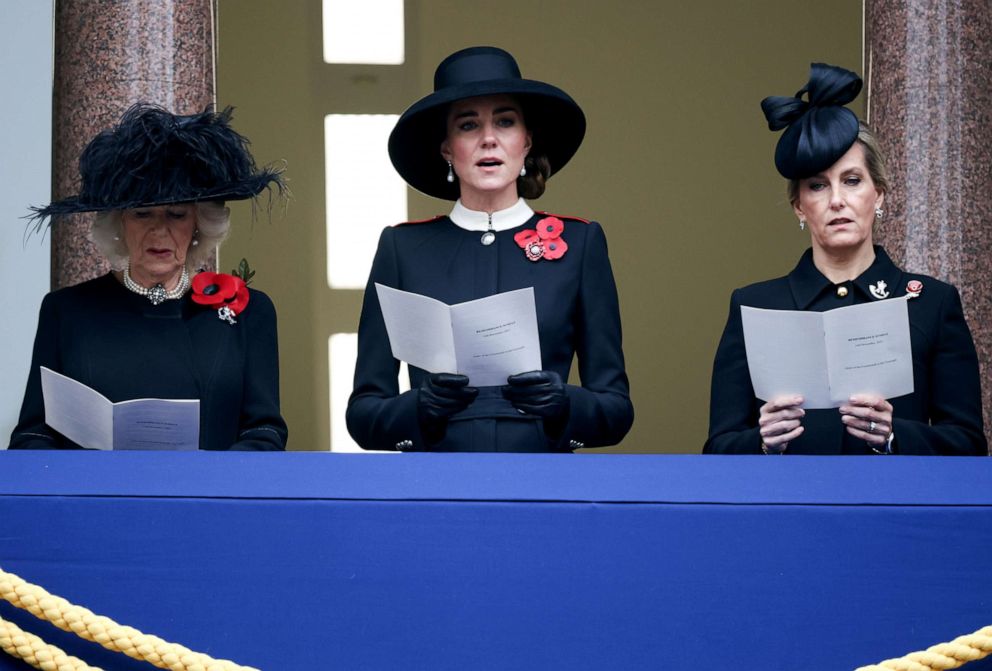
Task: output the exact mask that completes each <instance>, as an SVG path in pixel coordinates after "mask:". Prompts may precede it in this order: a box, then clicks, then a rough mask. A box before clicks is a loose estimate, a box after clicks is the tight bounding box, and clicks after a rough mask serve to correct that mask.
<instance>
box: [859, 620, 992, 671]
mask: <svg viewBox="0 0 992 671" xmlns="http://www.w3.org/2000/svg"><path fill="white" fill-rule="evenodd" d="M990 653H992V626H988V627H982V628H981V629H979V630H978V631H976V632H975V633H974V634H967V635H965V636H958V637H957V638H956V639H954V640H953V641H951V642H950V643H938V644H937V645H932V646H930V647H929V648H927V649H926V650H923V651H921V652H911V653H909V654H908V655H904V656H902V657H899V658H897V659H887V660H885V661H884V662H879V663H878V664H870V665H868V666H862V667H859V668H858V669H857V671H935V670H937V669H956V668H958V667H959V666H961V665H963V664H966V663H968V662H973V661H975V660H976V659H984V658H985V657H988V656H989V654H990Z"/></svg>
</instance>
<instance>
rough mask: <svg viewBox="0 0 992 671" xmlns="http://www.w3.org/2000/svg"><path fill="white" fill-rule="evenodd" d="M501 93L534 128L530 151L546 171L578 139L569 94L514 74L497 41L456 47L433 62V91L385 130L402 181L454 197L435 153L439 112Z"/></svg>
mask: <svg viewBox="0 0 992 671" xmlns="http://www.w3.org/2000/svg"><path fill="white" fill-rule="evenodd" d="M498 94H507V95H512V96H514V97H516V98H517V99H518V100H520V103H521V105H522V106H523V108H524V122H525V123H526V124H527V128H529V129H531V130H534V131H535V132H534V147H533V149H532V151H533V152H534V153H536V154H539V153H545V154H546V155H547V157H548V162H549V163H550V164H551V174H554V173H556V172H558V171H559V170H561V169H562V167H564V165H565V164H566V163H568V161H569V159H571V158H572V156H573V155H574V154H575V152H576V151H577V150H578V148H579V145H580V144H582V138H583V137H584V135H585V132H586V117H585V115H584V114H583V113H582V109H581V108H580V107H579V105H578V104H577V103H576V102H575V101H574V100H572V98H571V96H569V95H568V94H567V93H565V92H564V91H562V90H561V89H560V88H558V87H556V86H552V85H551V84H546V83H544V82H540V81H536V80H533V79H524V78H523V77H522V76H521V75H520V67H519V66H518V65H517V61H516V60H515V59H514V58H513V56H512V55H510V53H509V52H507V51H504V50H503V49H500V48H498V47H469V48H467V49H462V50H461V51H456V52H455V53H453V54H451V55H450V56H448V57H447V58H445V59H444V60H443V61H441V64H440V65H438V66H437V70H435V72H434V92H433V93H431V94H430V95H428V96H426V97H424V98H421V99H420V100H418V101H417V102H415V103H414V104H413V105H411V106H410V107H409V108H408V109H407V110H406V111H405V112H403V115H402V116H400V118H399V120H398V121H397V122H396V126H395V127H394V128H393V132H392V133H390V135H389V158H390V159H391V160H392V162H393V167H395V168H396V172H398V173H399V174H400V176H401V177H402V178H403V179H404V180H406V183H407V184H409V185H410V186H412V187H413V188H415V189H417V190H418V191H420V192H422V193H426V194H427V195H429V196H434V197H435V198H443V199H445V200H457V199H458V193H459V191H458V185H457V184H451V183H448V182H447V181H446V180H445V174H446V173H447V168H446V166H445V162H444V159H442V158H441V142H442V141H443V140H444V137H445V133H446V129H445V118H446V115H447V112H448V107H449V105H450V104H451V103H453V102H455V101H457V100H464V99H465V98H474V97H476V96H489V95H498Z"/></svg>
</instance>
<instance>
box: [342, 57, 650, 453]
mask: <svg viewBox="0 0 992 671" xmlns="http://www.w3.org/2000/svg"><path fill="white" fill-rule="evenodd" d="M585 128H586V121H585V115H584V114H583V113H582V109H581V108H580V107H579V106H578V104H577V103H576V102H575V101H574V100H572V98H571V97H570V96H569V95H568V94H567V93H565V92H564V91H562V90H561V89H559V88H558V87H556V86H552V85H551V84H546V83H544V82H540V81H536V80H532V79H525V78H523V77H522V76H521V74H520V69H519V68H518V66H517V63H516V61H515V60H514V58H513V56H511V55H510V54H509V53H507V52H506V51H504V50H502V49H498V48H495V47H471V48H468V49H463V50H461V51H458V52H456V53H454V54H451V55H450V56H448V57H447V58H445V59H444V60H443V61H442V62H441V64H440V65H438V67H437V70H436V71H435V74H434V92H433V93H431V94H430V95H427V96H426V97H424V98H422V99H421V100H419V101H417V102H416V103H414V104H413V105H411V106H410V108H409V109H407V110H406V111H405V112H404V113H403V115H402V116H401V117H400V119H399V121H397V123H396V127H395V128H394V129H393V132H392V134H391V135H390V138H389V157H390V159H391V160H392V162H393V166H394V167H395V168H396V171H397V172H398V173H399V174H400V175H401V176H402V177H403V179H404V180H406V182H407V183H408V184H409V185H410V186H411V187H413V188H415V189H417V190H418V191H421V192H422V193H425V194H427V195H430V196H433V197H435V198H440V199H443V200H448V201H455V202H454V207H453V208H452V209H451V211H450V213H449V214H448V215H447V216H440V217H436V218H434V219H430V220H428V221H421V222H407V223H405V224H401V225H397V226H391V227H389V228H387V229H385V230H384V231H383V233H382V237H381V238H380V240H379V248H378V250H377V252H376V256H375V260H374V262H373V264H372V272H371V275H370V277H369V283H368V285H367V287H366V290H365V302H364V305H363V307H362V317H361V322H360V323H359V327H358V361H357V365H356V369H355V387H354V391H353V393H352V395H351V398H350V399H349V402H348V412H347V421H348V429H349V431H350V432H351V435H352V436H353V437H354V438H355V440H356V442H357V443H358V444H359V445H361V446H362V447H363V448H366V449H377V450H401V451H436V452H497V451H505V452H570V451H572V450H574V449H576V448H579V447H599V446H603V445H612V444H615V443H617V442H619V441H620V439H621V438H623V436H624V435H625V434H626V433H627V430H628V429H629V428H630V425H631V422H632V421H633V407H632V406H631V403H630V396H629V390H628V384H627V375H626V372H625V370H624V360H623V349H622V347H621V336H620V311H619V306H618V301H617V290H616V285H615V283H614V280H613V272H612V269H611V267H610V261H609V257H608V256H607V250H606V238H605V237H604V234H603V229H602V228H601V227H600V225H599V224H598V223H596V222H590V221H586V220H584V219H580V218H578V217H571V216H565V215H553V214H549V213H547V212H536V211H534V210H533V209H532V208H531V207H530V205H529V204H528V203H527V201H526V200H525V199H535V198H538V197H540V196H541V195H542V194H543V192H544V189H545V187H546V184H547V181H548V180H549V179H550V178H551V177H552V176H553V175H555V174H556V173H557V172H558V171H560V170H561V169H562V168H564V167H565V165H566V164H567V163H568V162H569V160H571V158H572V156H573V155H574V154H575V152H576V150H577V149H578V148H579V145H580V144H581V143H582V138H583V136H584V134H585ZM376 284H381V285H384V286H387V287H391V288H395V289H401V290H404V291H407V292H413V293H417V294H422V295H426V296H429V297H431V298H435V299H437V300H440V301H443V302H444V303H447V304H449V305H453V304H456V303H463V302H466V301H471V300H474V299H480V298H485V297H488V296H490V295H493V294H498V293H503V292H508V291H514V290H517V289H527V288H533V292H534V301H535V306H536V310H537V325H538V329H539V339H540V363H541V368H540V369H539V370H520V371H513V372H512V373H511V374H510V375H508V376H503V377H502V378H501V379H499V380H498V383H497V382H494V381H493V380H489V381H487V382H486V384H485V386H483V385H482V384H479V383H478V382H476V381H475V380H473V379H470V378H469V377H468V376H466V375H464V374H462V373H463V372H464V371H458V370H430V371H428V370H423V369H420V368H417V367H415V366H412V365H411V366H410V387H411V389H410V391H407V392H404V393H400V391H399V384H398V380H397V374H398V370H399V362H398V361H397V360H396V359H394V358H393V356H392V353H391V347H390V341H389V336H388V334H387V332H386V328H385V324H384V320H383V315H382V312H381V308H380V305H379V299H378V295H377V291H376ZM573 357H577V358H578V363H579V374H580V376H581V378H582V384H581V385H577V384H569V383H568V374H569V369H570V367H571V363H572V359H573Z"/></svg>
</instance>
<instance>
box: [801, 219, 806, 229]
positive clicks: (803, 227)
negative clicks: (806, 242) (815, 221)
mask: <svg viewBox="0 0 992 671" xmlns="http://www.w3.org/2000/svg"><path fill="white" fill-rule="evenodd" d="M799 230H800V231H805V230H806V220H805V219H800V220H799Z"/></svg>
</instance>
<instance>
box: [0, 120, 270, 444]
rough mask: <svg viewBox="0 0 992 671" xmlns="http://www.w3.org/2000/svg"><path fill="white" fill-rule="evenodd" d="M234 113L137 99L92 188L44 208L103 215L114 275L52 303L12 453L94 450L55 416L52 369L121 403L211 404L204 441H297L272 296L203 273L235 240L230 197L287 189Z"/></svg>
mask: <svg viewBox="0 0 992 671" xmlns="http://www.w3.org/2000/svg"><path fill="white" fill-rule="evenodd" d="M229 120H230V110H229V109H228V110H225V111H223V112H221V113H214V112H212V111H206V112H203V113H201V114H193V115H188V116H180V115H175V114H171V113H169V112H167V111H165V110H163V109H161V108H158V107H155V106H151V105H144V104H139V105H135V106H134V107H132V108H130V109H129V110H128V111H127V112H126V113H125V114H124V116H123V117H122V118H121V120H120V122H119V123H118V124H117V125H116V126H114V127H113V128H110V129H108V130H105V131H103V132H101V133H99V134H98V135H97V136H96V137H95V138H94V139H93V140H92V141H91V142H90V143H89V144H88V145H87V147H86V149H85V150H84V151H83V154H82V156H81V157H80V174H81V177H82V186H81V190H80V193H79V195H77V196H73V197H71V198H67V199H65V200H61V201H57V202H54V203H51V204H50V205H48V206H46V207H44V208H35V210H34V211H35V219H36V220H37V221H38V225H39V226H40V225H42V224H43V222H44V221H45V220H46V219H49V218H51V219H55V218H57V217H59V216H61V215H66V214H71V213H76V212H96V218H95V222H94V224H93V228H92V239H93V241H94V243H95V244H96V245H97V247H98V248H99V249H100V250H101V251H102V252H103V253H104V254H105V255H106V256H107V258H108V260H109V261H110V262H111V266H112V267H113V268H114V270H113V271H112V272H111V273H109V274H107V275H104V276H103V277H98V278H96V279H94V280H90V281H88V282H83V283H82V284H79V285H77V286H73V287H68V288H65V289H61V290H58V291H55V292H52V293H50V294H49V295H48V296H46V297H45V299H44V301H43V302H42V305H41V313H40V317H39V321H38V334H37V336H36V337H35V344H34V354H33V358H32V363H31V370H30V373H29V376H28V384H27V390H26V392H25V394H24V403H23V405H22V407H21V415H20V420H19V421H18V424H17V426H16V428H15V429H14V432H13V434H12V436H11V441H10V447H11V449H18V448H22V449H30V448H75V447H80V445H77V444H76V443H74V442H73V441H72V440H70V439H69V438H67V437H66V436H64V435H62V434H60V433H59V432H57V431H55V430H54V429H52V428H51V427H50V426H48V425H47V424H46V422H45V401H44V396H43V393H42V382H41V367H43V366H44V367H46V368H48V369H51V370H52V371H55V372H56V373H60V374H62V375H65V376H68V377H70V378H73V379H75V380H77V381H79V382H82V383H83V384H86V385H88V386H89V387H91V388H93V389H95V390H96V391H98V392H99V393H101V394H103V395H104V396H105V397H107V398H109V399H110V400H111V401H113V402H117V401H125V400H130V399H140V398H164V399H198V400H199V401H200V410H199V412H200V422H199V447H200V449H205V450H229V449H235V450H282V449H285V444H286V434H287V431H286V423H285V422H284V421H283V419H282V416H281V414H280V411H279V367H278V351H277V343H276V317H275V310H274V308H273V306H272V302H271V301H270V300H269V298H268V297H267V296H266V295H265V294H263V293H262V292H261V291H256V290H254V289H248V288H247V287H246V286H245V282H244V280H243V279H242V278H240V277H235V276H232V275H222V274H217V273H207V272H203V273H200V274H198V275H196V276H195V277H192V279H191V276H192V275H193V274H194V273H196V272H197V271H198V270H200V269H201V268H202V266H203V264H204V263H205V262H206V261H207V260H208V258H209V257H210V255H211V253H212V252H213V250H214V249H216V247H217V245H219V244H220V242H221V241H222V240H223V239H224V237H225V236H226V235H227V232H228V228H229V226H230V210H229V209H228V208H226V207H225V206H224V201H225V200H238V199H246V198H254V197H255V196H257V195H258V194H259V193H260V192H261V191H262V190H263V189H266V188H268V187H269V186H270V185H273V184H274V185H276V186H277V188H279V189H280V190H281V189H282V179H281V177H280V175H279V174H278V172H276V171H273V170H268V169H262V170H258V169H256V167H255V163H254V160H253V159H252V157H251V154H250V153H249V151H248V141H247V140H246V139H245V138H244V137H242V136H241V135H239V134H238V133H237V132H235V131H234V129H233V128H231V126H230V125H229ZM56 225H57V224H56ZM249 279H250V278H249ZM66 430H68V429H66ZM128 447H135V445H114V448H115V449H127V448H128Z"/></svg>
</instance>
